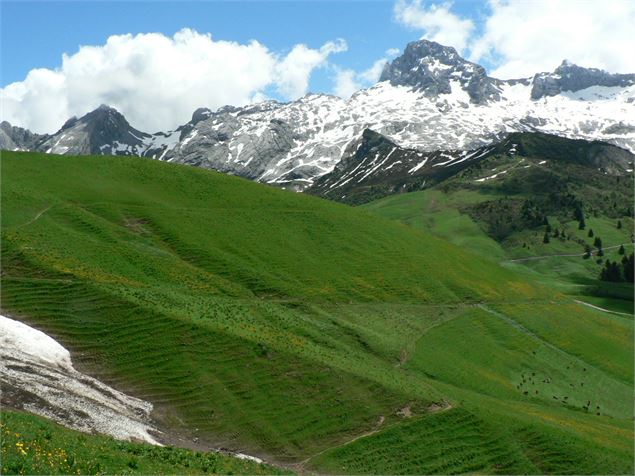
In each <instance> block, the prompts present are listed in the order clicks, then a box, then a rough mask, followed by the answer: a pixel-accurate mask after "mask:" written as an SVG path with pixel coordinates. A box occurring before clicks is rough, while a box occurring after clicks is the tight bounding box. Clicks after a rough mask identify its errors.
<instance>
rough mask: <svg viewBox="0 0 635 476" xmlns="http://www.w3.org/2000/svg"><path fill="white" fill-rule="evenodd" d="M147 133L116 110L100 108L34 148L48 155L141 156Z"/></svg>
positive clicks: (68, 123) (73, 120)
mask: <svg viewBox="0 0 635 476" xmlns="http://www.w3.org/2000/svg"><path fill="white" fill-rule="evenodd" d="M149 137H150V135H149V134H146V133H145V132H141V131H138V130H137V129H135V128H133V127H132V126H131V125H130V124H129V123H128V121H127V120H126V118H125V117H123V115H122V114H120V113H119V112H118V111H117V110H116V109H113V108H112V107H108V106H106V105H101V106H99V108H97V109H95V110H94V111H92V112H89V113H88V114H86V115H85V116H83V117H81V118H80V119H77V118H75V117H73V118H71V119H69V120H68V121H66V123H65V124H64V125H63V126H62V128H61V129H60V130H59V131H58V132H57V133H55V134H54V135H53V136H51V137H50V138H49V139H48V140H46V141H44V142H42V143H41V144H39V146H38V150H41V151H44V152H47V153H52V154H70V155H83V154H106V155H141V154H142V152H143V151H144V150H145V143H144V141H146V140H147V139H148V138H149Z"/></svg>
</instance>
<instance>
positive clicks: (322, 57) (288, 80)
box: [276, 39, 348, 99]
mask: <svg viewBox="0 0 635 476" xmlns="http://www.w3.org/2000/svg"><path fill="white" fill-rule="evenodd" d="M347 49H348V46H347V45H346V42H345V41H344V40H341V39H340V40H338V41H329V42H328V43H326V44H325V45H324V46H322V47H321V48H320V49H319V50H314V49H311V48H309V47H307V46H306V45H296V46H295V47H294V48H293V49H292V50H291V52H290V53H289V54H288V55H287V56H286V58H284V59H283V60H282V61H281V62H280V63H279V64H278V65H277V68H276V70H277V72H278V74H279V78H280V80H279V81H278V91H279V92H280V94H282V96H284V97H286V98H288V99H295V98H298V97H300V96H302V95H304V94H306V91H307V89H308V87H309V78H310V76H311V72H312V71H313V70H314V69H315V68H318V67H320V66H324V65H325V64H326V61H327V59H328V57H329V55H331V54H333V53H340V52H342V51H346V50H347Z"/></svg>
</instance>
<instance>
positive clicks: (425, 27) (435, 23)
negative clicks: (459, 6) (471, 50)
mask: <svg viewBox="0 0 635 476" xmlns="http://www.w3.org/2000/svg"><path fill="white" fill-rule="evenodd" d="M451 7H452V4H451V3H438V4H436V3H431V4H430V5H429V6H427V5H426V4H424V3H423V2H422V0H412V1H408V0H397V2H396V3H395V7H394V15H395V18H396V20H397V21H398V22H399V23H401V24H402V25H405V26H407V27H409V28H413V29H417V30H422V31H423V32H424V35H423V36H424V37H425V38H426V39H428V40H431V41H436V42H437V43H441V44H442V45H445V46H453V47H454V48H456V49H457V50H458V51H462V50H464V49H465V47H466V46H467V45H468V40H469V38H470V35H471V34H472V32H473V30H474V22H473V21H472V20H470V19H467V18H461V17H460V16H458V15H455V14H454V13H452V12H451V11H450V8H451Z"/></svg>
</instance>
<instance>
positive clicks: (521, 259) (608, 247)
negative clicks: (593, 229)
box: [505, 243, 632, 263]
mask: <svg viewBox="0 0 635 476" xmlns="http://www.w3.org/2000/svg"><path fill="white" fill-rule="evenodd" d="M620 246H632V243H624V245H621V244H620V245H615V246H607V247H606V248H602V249H603V250H613V249H615V248H619V247H620ZM596 254H597V250H593V251H591V256H594V255H596ZM573 256H579V257H582V256H584V253H574V254H557V255H542V256H530V257H528V258H518V259H508V260H505V262H506V263H521V262H523V261H533V260H537V259H544V258H557V257H560V258H563V257H573Z"/></svg>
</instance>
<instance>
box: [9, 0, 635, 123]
mask: <svg viewBox="0 0 635 476" xmlns="http://www.w3.org/2000/svg"><path fill="white" fill-rule="evenodd" d="M634 24H635V1H633V0H604V1H596V0H524V1H521V0H489V1H482V2H478V1H474V0H467V1H461V0H456V1H454V2H451V1H443V0H441V1H437V0H386V1H277V2H272V1H257V0H252V1H249V2H242V1H223V2H220V1H219V2H212V1H197V2H170V1H154V2H151V1H144V2H127V1H116V2H105V1H72V2H54V1H47V2H35V1H7V0H2V2H0V26H1V33H0V35H1V37H0V40H1V44H0V55H1V66H2V68H1V74H0V94H1V99H2V109H1V117H2V119H3V120H8V121H9V122H11V123H12V124H15V125H19V126H22V127H27V128H29V129H31V130H33V131H35V132H40V133H44V132H49V133H50V132H54V131H56V130H57V129H59V127H60V126H61V125H62V124H63V123H64V122H65V121H66V120H67V119H68V118H69V117H71V116H73V115H77V116H81V115H83V114H85V113H86V112H88V111H90V110H92V109H94V108H96V107H98V106H99V105H100V104H102V103H104V104H108V105H111V106H113V107H115V108H117V109H118V110H120V111H121V112H122V113H123V114H124V115H125V116H126V117H127V118H128V120H129V121H130V122H131V123H132V124H133V126H135V127H137V128H139V129H141V130H144V131H148V132H155V131H157V130H167V129H171V128H174V127H176V126H178V125H180V124H183V123H185V122H187V120H189V118H190V117H191V114H192V112H193V111H194V109H196V108H198V107H201V106H206V107H210V108H212V109H216V108H218V107H220V106H223V105H226V104H232V105H244V104H248V103H251V102H256V101H261V100H265V99H276V100H280V101H289V100H294V99H297V98H299V97H301V96H303V95H305V94H306V93H308V92H315V93H328V94H336V95H339V96H342V97H344V98H346V97H348V96H350V95H351V94H352V93H353V92H354V91H356V90H358V89H360V88H364V87H369V86H372V85H373V84H374V83H375V82H376V81H377V80H378V78H379V75H380V73H381V69H382V67H383V65H384V64H385V62H386V61H390V60H392V59H394V58H395V57H396V56H397V55H398V54H400V52H401V51H403V48H404V47H405V45H406V44H407V43H408V42H410V41H414V40H417V39H420V38H426V39H430V40H433V41H438V42H439V43H442V44H445V45H448V46H453V47H455V48H456V49H457V50H458V51H459V53H460V54H461V55H462V56H464V57H465V58H467V59H469V60H471V61H474V62H477V63H479V64H481V65H483V66H484V67H485V68H486V69H487V70H488V72H489V74H490V75H492V76H495V77H499V78H502V79H506V78H512V77H527V76H531V75H533V74H534V73H536V72H540V71H552V70H553V69H554V68H556V67H557V66H558V65H559V64H560V63H561V62H562V60H563V59H568V60H570V61H572V62H574V63H576V64H580V65H581V66H587V67H599V68H602V69H606V70H608V71H610V72H623V73H626V72H635V54H633V51H635V35H634V34H633V26H632V25H634Z"/></svg>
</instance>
